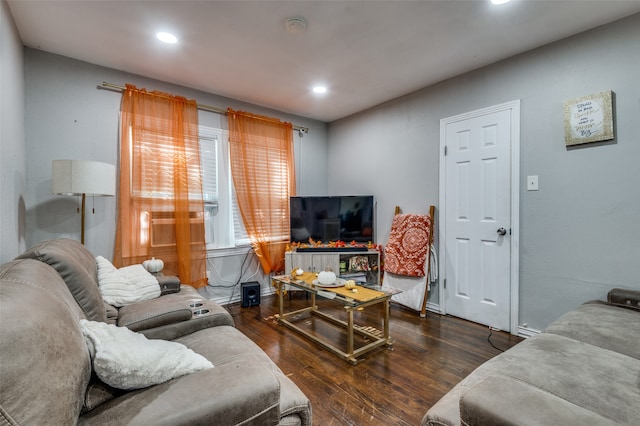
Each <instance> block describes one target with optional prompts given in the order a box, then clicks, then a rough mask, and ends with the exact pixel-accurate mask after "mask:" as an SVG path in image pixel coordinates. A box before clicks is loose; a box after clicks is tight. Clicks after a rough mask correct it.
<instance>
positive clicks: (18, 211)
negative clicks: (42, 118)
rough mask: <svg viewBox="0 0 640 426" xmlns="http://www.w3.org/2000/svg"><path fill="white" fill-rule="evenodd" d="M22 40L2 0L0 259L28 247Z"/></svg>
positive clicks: (4, 259) (14, 255) (4, 260)
mask: <svg viewBox="0 0 640 426" xmlns="http://www.w3.org/2000/svg"><path fill="white" fill-rule="evenodd" d="M23 62H24V61H23V54H22V41H21V40H20V36H19V35H18V31H17V29H16V27H15V24H14V22H13V17H12V16H11V12H10V11H9V6H8V4H7V2H6V1H5V0H1V1H0V182H1V185H0V263H4V262H7V261H9V260H11V259H13V258H14V257H16V256H17V255H18V254H20V252H22V251H24V249H25V214H26V213H25V208H26V207H25V192H26V179H27V176H26V175H27V164H26V158H27V157H26V143H25V120H24V90H25V88H24V86H25V83H24V67H23Z"/></svg>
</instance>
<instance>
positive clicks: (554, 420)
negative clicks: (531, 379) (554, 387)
mask: <svg viewBox="0 0 640 426" xmlns="http://www.w3.org/2000/svg"><path fill="white" fill-rule="evenodd" d="M460 422H461V423H462V424H467V425H477V426H483V425H486V426H489V425H491V426H502V425H505V426H506V425H518V424H530V425H575V426H578V425H600V426H609V425H611V426H613V425H616V424H618V423H617V422H614V421H612V420H610V419H608V418H606V417H603V416H601V415H600V414H598V413H595V412H593V411H590V410H588V409H586V408H583V407H580V406H578V405H575V404H573V403H571V402H569V401H566V400H564V399H562V398H560V397H557V396H555V395H553V394H551V393H549V392H546V391H544V390H542V389H540V388H538V387H535V386H532V385H530V384H528V383H525V382H522V381H520V380H516V379H512V378H509V377H501V376H489V377H487V378H485V379H483V380H482V381H480V382H479V383H478V384H476V385H475V386H473V387H472V388H470V389H469V390H467V391H466V392H465V393H464V394H463V395H462V397H461V398H460Z"/></svg>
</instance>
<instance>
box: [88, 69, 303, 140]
mask: <svg viewBox="0 0 640 426" xmlns="http://www.w3.org/2000/svg"><path fill="white" fill-rule="evenodd" d="M98 87H104V88H108V89H112V90H117V91H120V92H121V91H123V90H125V89H126V87H125V86H119V85H117V84H112V83H107V82H106V81H103V82H102V86H98ZM196 106H197V107H198V109H201V110H204V111H210V112H215V113H217V114H222V115H227V110H225V109H222V108H217V107H214V106H211V105H204V104H201V103H196ZM293 129H294V130H297V131H298V134H299V135H300V137H302V135H303V133H309V128H308V127H302V126H296V125H295V124H294V125H293Z"/></svg>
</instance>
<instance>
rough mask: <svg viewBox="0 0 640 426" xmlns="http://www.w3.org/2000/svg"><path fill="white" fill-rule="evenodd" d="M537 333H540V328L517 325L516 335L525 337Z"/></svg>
mask: <svg viewBox="0 0 640 426" xmlns="http://www.w3.org/2000/svg"><path fill="white" fill-rule="evenodd" d="M539 333H540V330H534V329H532V328H527V327H522V326H518V336H520V337H524V338H525V339H527V338H529V337H533V336H535V335H536V334H539Z"/></svg>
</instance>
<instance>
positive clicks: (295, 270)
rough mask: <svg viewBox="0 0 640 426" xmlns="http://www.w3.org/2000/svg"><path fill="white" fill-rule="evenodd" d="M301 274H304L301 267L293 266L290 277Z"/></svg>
mask: <svg viewBox="0 0 640 426" xmlns="http://www.w3.org/2000/svg"><path fill="white" fill-rule="evenodd" d="M302 274H304V271H303V270H302V269H301V268H294V269H293V270H292V271H291V278H296V277H299V276H300V275H302Z"/></svg>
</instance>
